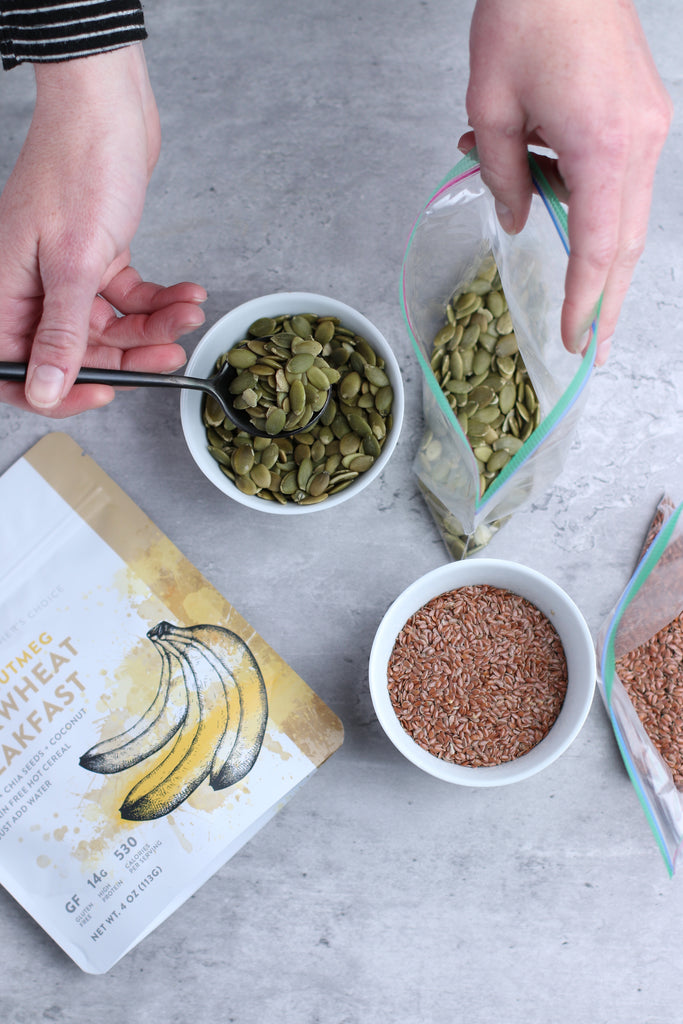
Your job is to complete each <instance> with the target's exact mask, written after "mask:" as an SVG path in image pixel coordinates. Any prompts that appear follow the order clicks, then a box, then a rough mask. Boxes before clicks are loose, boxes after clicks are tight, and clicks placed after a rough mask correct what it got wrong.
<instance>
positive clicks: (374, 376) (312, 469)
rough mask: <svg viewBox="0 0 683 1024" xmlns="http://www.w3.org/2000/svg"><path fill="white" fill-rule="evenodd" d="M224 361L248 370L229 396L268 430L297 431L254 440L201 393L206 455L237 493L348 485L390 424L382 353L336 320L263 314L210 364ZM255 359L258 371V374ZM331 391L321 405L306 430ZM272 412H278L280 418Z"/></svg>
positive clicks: (298, 498)
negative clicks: (238, 398)
mask: <svg viewBox="0 0 683 1024" xmlns="http://www.w3.org/2000/svg"><path fill="white" fill-rule="evenodd" d="M274 349H278V350H279V351H278V352H275V351H274ZM245 353H250V354H249V355H248V354H245ZM283 353H285V356H283ZM252 355H254V356H255V357H256V358H255V360H253V361H252V359H251V356H252ZM301 355H305V356H306V357H307V358H306V359H299V356H301ZM309 357H310V358H309ZM226 359H228V360H230V362H231V364H232V365H233V366H236V367H238V368H239V369H240V370H241V371H243V373H244V374H247V375H248V376H247V377H246V378H245V379H244V380H243V381H242V383H244V384H245V387H244V389H243V390H239V389H237V390H236V391H235V392H234V393H235V394H240V395H242V396H243V397H244V400H245V405H244V408H249V414H250V415H256V416H257V417H258V416H259V415H260V416H261V417H262V419H261V423H263V422H264V421H265V423H266V424H267V431H268V433H269V434H276V433H279V432H280V431H281V430H283V429H288V430H289V429H297V428H298V427H300V428H301V429H300V430H299V429H297V433H296V435H295V436H294V437H252V436H250V435H249V434H246V433H245V432H244V431H240V430H238V429H237V428H236V427H235V426H233V424H232V423H231V422H230V420H229V419H226V418H225V417H224V414H223V411H222V410H221V409H220V407H219V406H218V403H217V402H215V401H214V399H212V398H210V397H209V398H207V399H206V400H205V402H204V408H203V420H204V426H205V428H206V435H207V441H208V447H209V452H210V453H211V455H212V457H213V458H214V459H215V460H216V462H217V463H218V464H219V466H220V468H221V471H222V472H223V473H224V474H225V475H226V476H227V477H228V478H229V479H230V480H232V481H233V482H234V484H235V486H236V487H237V488H238V489H239V490H240V491H242V493H243V494H249V495H258V497H260V498H263V499H264V500H266V501H277V502H279V503H280V504H287V503H288V502H295V503H297V504H300V505H311V504H314V503H317V502H321V501H324V500H325V499H326V498H328V497H329V496H330V495H331V494H336V493H337V492H338V491H341V490H343V488H345V487H348V486H349V484H350V483H352V482H353V481H354V480H355V479H356V478H357V477H358V476H359V475H360V474H361V473H364V472H366V471H367V470H368V469H370V467H371V466H372V465H373V464H374V462H375V460H376V459H377V457H378V456H379V455H380V453H381V451H382V448H383V446H384V442H385V440H386V438H387V435H388V433H389V431H390V430H391V425H392V412H391V410H392V405H393V400H394V393H393V389H392V387H391V384H390V381H389V378H388V376H387V374H386V373H385V370H384V360H383V359H382V358H381V357H380V356H378V355H377V354H376V353H375V352H374V350H373V349H372V347H371V346H370V345H369V344H368V342H367V341H366V339H365V338H362V337H361V336H360V335H357V334H355V333H354V332H353V331H352V330H350V329H348V328H346V327H344V326H343V325H342V324H341V322H340V321H339V319H338V318H336V317H331V316H316V315H315V314H312V313H301V314H297V315H296V316H288V315H283V316H278V317H273V318H265V317H264V318H261V319H259V320H256V321H255V322H254V323H253V324H252V325H251V327H250V328H249V329H248V331H247V337H246V338H245V339H244V340H243V341H240V342H238V343H237V345H236V346H233V348H231V349H230V350H229V351H228V352H227V353H224V354H223V355H222V356H221V357H220V358H219V360H218V361H217V363H216V367H215V369H216V370H218V369H220V367H221V366H222V365H223V362H224V361H225V360H226ZM235 359H237V362H234V360H235ZM268 359H272V362H268ZM283 359H284V363H283V361H282V360H283ZM276 362H277V363H278V365H277V366H275V365H273V364H274V363H276ZM257 366H263V367H264V369H263V372H254V368H255V367H257ZM240 377H242V373H240V374H238V377H237V378H236V379H235V382H234V383H235V384H237V381H238V380H240ZM278 385H279V387H278ZM240 387H241V385H240ZM328 388H329V390H330V400H329V403H328V405H327V408H326V409H325V411H324V413H323V415H322V417H321V419H320V420H318V421H317V422H316V423H315V424H314V425H313V426H312V427H311V428H310V429H306V424H307V423H308V420H309V419H310V417H311V416H312V414H313V412H315V411H317V410H319V409H321V408H322V405H323V404H324V402H325V399H326V397H327V391H328ZM250 391H251V392H253V394H248V393H247V392H250ZM254 396H255V397H256V402H255V403H254ZM318 402H320V404H319V405H317V409H316V403H318ZM251 403H254V404H251ZM302 405H303V408H301V407H302ZM273 409H277V410H279V412H278V413H277V420H276V421H274V420H273V419H272V417H273V415H274V413H273V412H272V410H273ZM255 410H256V411H255ZM281 413H282V414H283V415H281ZM297 416H300V419H298V420H297V419H295V417H297ZM280 423H282V425H281V426H280V425H278V424H280Z"/></svg>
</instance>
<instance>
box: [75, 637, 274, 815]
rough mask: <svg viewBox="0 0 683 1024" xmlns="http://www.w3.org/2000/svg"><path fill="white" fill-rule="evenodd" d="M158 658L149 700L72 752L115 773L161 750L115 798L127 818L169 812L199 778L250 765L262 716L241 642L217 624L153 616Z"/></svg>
mask: <svg viewBox="0 0 683 1024" xmlns="http://www.w3.org/2000/svg"><path fill="white" fill-rule="evenodd" d="M147 636H148V638H149V639H150V640H151V642H152V643H153V644H154V646H155V647H156V649H157V650H158V652H159V655H160V657H161V676H160V681H159V687H158V689H157V692H156V695H155V697H154V700H153V701H152V703H151V704H150V706H149V707H148V708H147V710H146V711H145V712H144V714H143V715H142V716H141V717H140V718H139V719H138V721H137V722H136V723H135V724H134V725H133V726H131V728H130V729H128V730H126V731H125V732H123V733H120V734H119V735H117V736H114V737H112V738H111V739H106V740H102V741H101V742H99V743H96V744H95V745H94V746H93V747H91V748H90V749H89V750H88V751H86V753H85V754H83V756H82V757H81V759H80V764H81V765H82V767H84V768H86V769H88V770H89V771H93V772H101V773H114V772H120V771H123V770H125V769H127V768H131V767H134V766H135V765H140V764H143V763H144V762H145V761H146V760H147V759H148V758H150V757H152V755H154V754H157V753H158V752H159V751H161V756H160V757H159V758H158V759H157V760H156V762H155V763H153V764H152V765H151V767H149V768H148V769H147V770H146V771H145V773H144V775H143V776H142V777H141V778H140V779H138V781H137V782H136V783H135V785H134V786H133V787H132V789H131V790H130V791H129V793H128V795H127V796H126V798H125V800H124V801H123V804H122V805H121V816H122V818H124V819H125V820H128V821H146V820H149V819H152V818H160V817H163V816H164V815H166V814H170V813H171V811H173V810H175V808H177V807H178V806H179V805H180V804H181V803H183V801H184V800H186V799H187V797H188V796H189V795H190V794H191V793H193V792H194V790H195V789H197V787H198V786H199V785H201V783H202V782H204V781H205V780H206V779H208V781H209V784H210V786H211V787H212V788H213V789H214V790H220V789H225V788H226V787H228V786H232V785H234V784H235V783H236V782H239V781H240V779H243V778H244V776H245V775H246V774H247V773H248V772H249V771H250V770H251V768H252V767H253V765H254V763H255V761H256V759H257V757H258V755H259V752H260V750H261V745H262V743H263V737H264V735H265V731H266V725H267V720H268V697H267V693H266V687H265V684H264V681H263V676H262V675H261V671H260V669H259V667H258V664H257V662H256V659H255V658H254V656H253V654H252V652H251V650H250V649H249V647H248V646H247V644H246V643H245V642H244V641H243V640H242V639H241V638H240V637H239V636H237V634H235V633H233V632H232V631H231V630H229V629H225V628H224V627H222V626H212V625H201V626H188V627H182V626H173V625H171V624H170V623H168V622H160V623H158V625H156V626H154V628H153V629H151V630H150V631H149V633H148V634H147Z"/></svg>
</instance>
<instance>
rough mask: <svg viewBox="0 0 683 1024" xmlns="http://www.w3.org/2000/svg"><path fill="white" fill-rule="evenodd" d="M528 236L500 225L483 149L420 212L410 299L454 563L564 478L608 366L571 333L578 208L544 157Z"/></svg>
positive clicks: (444, 529)
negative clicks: (570, 215) (570, 224)
mask: <svg viewBox="0 0 683 1024" xmlns="http://www.w3.org/2000/svg"><path fill="white" fill-rule="evenodd" d="M530 167H531V171H532V177H533V181H534V185H535V187H536V192H535V194H534V196H533V199H532V203H531V209H530V212H529V218H528V221H527V224H526V226H525V228H524V230H523V231H521V232H520V233H519V234H518V235H515V236H510V235H507V234H506V233H505V232H504V231H503V230H502V228H501V227H500V225H499V223H498V218H497V217H496V214H495V208H494V201H493V197H492V195H491V193H490V192H489V190H488V189H487V187H486V186H485V185H484V183H483V181H482V179H481V174H480V168H479V164H478V162H477V157H476V151H472V153H470V154H468V155H467V156H466V157H464V158H463V159H462V160H461V161H460V162H459V163H458V164H457V166H456V167H455V168H454V169H453V170H452V171H451V172H450V173H449V174H448V175H447V176H446V178H445V179H444V180H443V181H442V182H441V184H440V185H439V186H438V188H437V189H436V191H435V192H434V194H433V195H432V196H431V198H430V199H429V201H428V202H427V204H426V206H425V207H424V209H423V210H422V212H421V214H420V216H419V217H418V219H417V221H416V223H415V225H414V227H413V230H412V233H411V235H410V239H409V242H408V246H407V249H406V253H405V256H404V260H403V271H402V281H401V302H402V306H403V313H404V317H405V321H406V325H407V328H408V333H409V335H410V338H411V341H412V344H413V348H414V350H415V353H416V355H417V358H418V362H419V364H420V367H421V369H422V384H423V414H424V433H423V436H422V440H421V443H420V447H419V450H418V453H417V455H416V458H415V462H414V469H415V472H416V474H417V477H418V481H419V486H420V489H421V491H422V494H423V496H424V498H425V500H426V503H427V505H428V507H429V509H430V511H431V513H432V516H433V517H434V520H435V522H436V524H437V527H438V529H439V532H440V534H441V537H442V539H443V541H444V543H445V544H446V547H447V549H448V551H449V554H450V555H451V557H452V558H455V559H459V558H463V557H465V556H466V555H469V554H472V553H473V552H474V551H477V550H479V549H480V548H482V547H483V546H484V545H485V544H487V543H488V541H489V540H490V539H491V537H492V536H493V534H494V533H495V531H496V529H497V528H498V527H499V526H500V525H502V523H503V522H505V521H506V520H507V518H508V517H509V516H510V515H511V513H512V512H514V511H515V510H516V509H518V508H519V507H520V506H521V505H522V504H525V503H526V502H528V501H530V500H532V499H533V498H535V497H537V496H539V495H540V494H542V493H543V492H544V491H545V490H546V489H547V488H548V487H549V485H550V484H551V483H552V481H553V480H554V479H555V478H556V477H557V475H558V474H559V472H560V470H561V468H562V465H563V462H564V455H565V453H566V452H567V451H568V449H569V443H570V438H571V434H572V431H573V429H574V427H575V425H576V423H577V421H578V417H579V416H580V414H581V410H582V406H583V400H584V397H585V385H586V384H587V381H588V379H589V377H590V374H591V370H592V367H593V364H594V361H595V348H596V339H595V336H596V328H597V320H596V322H595V323H594V324H593V330H592V338H591V343H590V345H589V347H588V350H587V352H586V354H585V355H584V356H583V357H579V356H576V355H572V354H571V353H568V352H567V351H566V349H565V348H564V346H563V344H562V341H561V338H560V313H561V308H562V302H563V297H564V280H565V274H566V269H567V259H568V252H569V246H568V240H567V215H566V209H565V208H564V207H563V206H562V204H561V203H560V202H559V200H558V199H557V197H556V196H555V195H554V193H553V192H552V190H551V188H550V186H549V185H548V183H547V181H546V179H545V178H544V176H543V174H542V172H541V170H540V168H539V166H538V164H537V162H536V161H535V160H534V158H533V156H532V157H530Z"/></svg>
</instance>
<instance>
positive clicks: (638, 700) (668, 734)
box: [597, 497, 683, 875]
mask: <svg viewBox="0 0 683 1024" xmlns="http://www.w3.org/2000/svg"><path fill="white" fill-rule="evenodd" d="M682 511H683V504H681V505H678V506H676V505H675V504H674V503H673V502H672V501H671V499H670V498H668V497H665V498H663V499H662V500H661V501H660V503H659V505H658V507H657V512H656V514H655V517H654V519H653V521H652V524H651V526H650V530H649V532H648V536H647V538H646V541H645V545H644V553H643V554H642V557H641V558H640V560H639V562H638V565H637V567H636V569H635V571H634V573H633V575H632V576H631V579H630V580H629V582H628V584H627V586H626V588H625V589H624V591H623V593H622V595H621V597H620V598H619V601H618V602H617V604H616V605H615V607H614V608H613V609H612V611H611V612H610V614H609V616H608V617H607V619H606V620H605V622H604V624H603V627H602V629H601V631H600V635H599V637H598V644H597V650H598V664H599V674H598V684H599V689H600V693H601V695H602V698H603V702H604V704H605V707H606V709H607V713H608V715H609V718H610V722H611V724H612V728H613V730H614V735H615V737H616V740H617V744H618V746H619V750H620V752H621V755H622V758H623V760H624V764H625V765H626V769H627V771H628V774H629V776H630V778H631V782H632V783H633V786H634V788H635V791H636V793H637V795H638V798H639V800H640V803H641V806H642V808H643V810H644V812H645V815H646V818H647V821H648V823H649V825H650V828H651V829H652V832H653V835H654V837H655V839H656V841H657V844H658V846H659V849H660V852H661V854H662V856H663V858H664V861H665V864H666V867H667V870H668V872H669V874H670V875H673V874H674V872H675V870H676V869H677V866H678V861H679V857H680V852H681V848H682V845H683V517H682V516H681V512H682Z"/></svg>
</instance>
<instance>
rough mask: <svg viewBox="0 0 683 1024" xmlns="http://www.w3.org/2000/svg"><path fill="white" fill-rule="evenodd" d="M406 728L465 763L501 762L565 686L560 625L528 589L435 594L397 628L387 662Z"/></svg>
mask: <svg viewBox="0 0 683 1024" xmlns="http://www.w3.org/2000/svg"><path fill="white" fill-rule="evenodd" d="M387 676H388V687H389V695H390V697H391V701H392V704H393V706H394V710H395V711H396V714H397V716H398V719H399V721H400V723H401V725H402V726H403V728H404V729H405V730H406V732H407V733H408V734H409V735H410V736H411V737H412V738H413V739H414V740H415V742H416V743H418V744H419V745H420V746H421V747H423V748H424V749H425V750H427V751H428V752H429V753H430V754H433V755H435V756H436V757H439V758H441V759H443V760H444V761H451V762H453V763H455V764H459V765H465V766H468V767H482V766H489V765H495V764H503V763H504V762H506V761H511V760H513V759H514V758H516V757H519V756H520V755H521V754H524V753H526V752H527V751H528V750H530V749H531V748H532V747H534V746H535V745H536V744H537V743H539V742H540V741H541V740H542V739H543V737H544V736H545V735H546V734H547V733H548V731H549V729H550V727H551V726H552V724H553V722H554V721H555V719H556V718H557V716H558V714H559V712H560V708H561V707H562V702H563V700H564V697H565V693H566V690H567V662H566V658H565V654H564V650H563V648H562V643H561V641H560V638H559V636H558V635H557V632H556V631H555V628H554V627H553V625H552V624H551V623H550V621H549V620H548V619H547V617H546V616H545V615H544V614H543V613H542V612H541V611H539V609H538V608H536V607H535V605H533V604H531V603H530V602H529V601H527V600H526V599H525V598H523V597H519V596H518V595H517V594H513V593H510V592H509V591H507V590H502V589H500V588H498V587H493V586H490V585H488V584H482V585H477V586H468V587H459V588H458V589H457V590H451V591H449V592H448V593H446V594H441V595H440V596H439V597H436V598H434V599H433V600H432V601H429V602H428V603H427V604H425V605H424V606H423V607H422V608H420V609H419V610H418V611H417V612H415V614H414V615H413V616H411V618H410V619H409V620H408V622H406V624H405V626H404V627H403V629H402V630H401V632H400V633H399V635H398V637H397V639H396V642H395V644H394V648H393V651H392V654H391V657H390V659H389V665H388V670H387Z"/></svg>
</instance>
